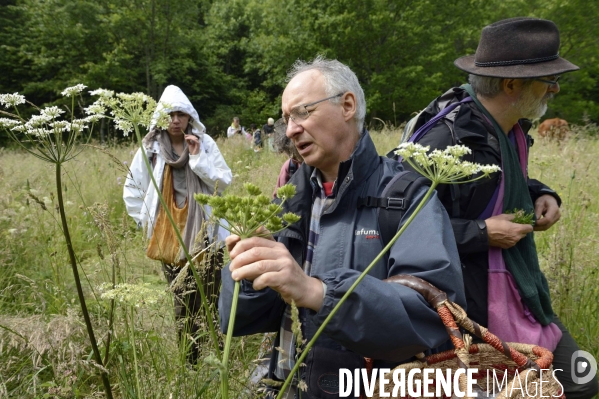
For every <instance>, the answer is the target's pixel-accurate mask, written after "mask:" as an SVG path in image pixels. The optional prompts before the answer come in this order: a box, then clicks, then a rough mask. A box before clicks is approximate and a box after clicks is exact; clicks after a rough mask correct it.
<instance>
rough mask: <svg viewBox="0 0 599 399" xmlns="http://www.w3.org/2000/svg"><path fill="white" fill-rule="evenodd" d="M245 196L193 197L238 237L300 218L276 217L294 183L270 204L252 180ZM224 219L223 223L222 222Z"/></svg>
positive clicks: (224, 378) (225, 391) (224, 392)
mask: <svg viewBox="0 0 599 399" xmlns="http://www.w3.org/2000/svg"><path fill="white" fill-rule="evenodd" d="M244 187H245V189H246V191H247V192H248V194H249V195H248V196H245V197H239V196H236V195H225V196H223V197H218V196H212V195H207V194H196V195H195V196H194V197H195V199H196V201H198V203H200V205H202V206H205V205H209V206H210V207H212V215H213V216H214V217H215V218H216V219H217V220H216V223H218V224H219V225H220V226H221V227H223V228H224V229H226V230H228V231H229V232H231V234H236V235H238V236H239V237H240V238H241V239H244V238H250V237H256V236H258V237H270V236H271V234H274V233H277V232H279V231H281V230H283V229H285V228H286V227H287V226H288V225H290V224H293V223H295V222H297V221H298V220H299V219H300V217H299V216H298V215H296V214H294V213H290V212H288V213H285V214H284V215H282V216H279V214H280V213H281V211H282V210H283V203H284V202H285V201H287V200H288V199H289V198H292V197H293V196H294V195H295V186H293V185H291V184H286V185H284V186H282V187H279V189H278V190H277V198H280V199H281V201H280V202H279V203H278V204H277V203H271V202H270V199H269V198H268V197H267V196H266V195H264V194H262V192H261V191H260V189H259V188H258V187H257V186H255V185H254V184H251V183H246V184H244ZM221 219H222V220H224V221H225V222H226V223H223V222H221V221H220V220H221ZM239 287H240V283H239V281H236V282H235V289H234V291H233V302H232V304H231V313H230V316H229V317H230V318H229V328H228V329H227V337H226V340H225V349H224V354H223V360H222V367H220V368H219V369H220V370H221V398H223V399H225V398H228V397H229V381H228V374H227V373H228V363H229V353H230V351H231V339H232V337H233V328H234V326H235V314H236V313H237V301H238V299H239Z"/></svg>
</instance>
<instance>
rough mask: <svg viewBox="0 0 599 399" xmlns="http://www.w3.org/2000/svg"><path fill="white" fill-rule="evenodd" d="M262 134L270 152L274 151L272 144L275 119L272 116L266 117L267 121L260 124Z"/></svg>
mask: <svg viewBox="0 0 599 399" xmlns="http://www.w3.org/2000/svg"><path fill="white" fill-rule="evenodd" d="M262 134H263V135H264V138H265V139H266V145H267V148H268V150H269V151H270V152H275V151H276V150H275V146H274V141H275V139H274V136H275V120H274V119H273V118H268V121H267V123H266V124H265V125H264V126H262Z"/></svg>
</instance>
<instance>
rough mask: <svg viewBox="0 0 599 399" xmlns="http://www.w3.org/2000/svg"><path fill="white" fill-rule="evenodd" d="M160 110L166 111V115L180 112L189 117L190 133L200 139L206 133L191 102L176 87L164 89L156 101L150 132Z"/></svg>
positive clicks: (171, 86)
mask: <svg viewBox="0 0 599 399" xmlns="http://www.w3.org/2000/svg"><path fill="white" fill-rule="evenodd" d="M162 110H164V111H166V112H167V113H170V112H174V111H181V112H185V113H186V114H188V115H189V116H191V120H190V124H191V127H192V129H191V132H192V133H193V134H195V135H196V136H198V137H201V136H202V135H203V134H204V132H205V131H206V127H205V126H204V125H203V124H202V122H200V116H199V115H198V112H197V111H196V110H195V108H194V107H193V105H191V101H189V99H188V98H187V96H186V95H185V93H183V91H182V90H181V89H180V88H178V87H177V86H173V85H170V86H167V87H166V89H164V92H163V93H162V96H161V97H160V100H159V101H158V105H157V106H156V111H155V112H154V115H153V116H152V122H151V125H150V131H152V129H153V128H154V126H156V122H157V121H158V116H159V115H160V111H162Z"/></svg>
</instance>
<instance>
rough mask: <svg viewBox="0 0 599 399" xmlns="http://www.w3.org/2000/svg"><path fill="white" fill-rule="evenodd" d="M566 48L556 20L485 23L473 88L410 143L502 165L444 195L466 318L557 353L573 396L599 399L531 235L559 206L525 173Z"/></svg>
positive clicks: (459, 93) (455, 91)
mask: <svg viewBox="0 0 599 399" xmlns="http://www.w3.org/2000/svg"><path fill="white" fill-rule="evenodd" d="M559 44H560V39H559V31H558V29H557V27H556V25H555V24H554V23H553V22H552V21H547V20H542V19H536V18H511V19H507V20H502V21H499V22H496V23H494V24H491V25H489V26H486V27H485V28H484V29H483V30H482V34H481V39H480V42H479V45H478V48H477V50H476V54H474V55H469V56H464V57H461V58H458V59H457V60H456V61H455V65H456V66H457V67H458V68H459V69H461V70H463V71H466V72H468V73H469V74H470V76H469V82H470V84H469V85H463V86H461V87H456V88H452V89H450V90H449V91H447V92H446V93H445V94H443V95H442V96H440V97H439V98H437V99H436V100H435V101H433V102H432V103H431V104H429V106H428V107H427V108H426V109H425V110H424V111H423V112H422V113H421V114H420V115H419V116H418V117H417V120H416V121H415V123H413V124H412V123H410V124H409V125H411V126H416V127H418V126H421V125H424V123H426V122H427V121H428V120H430V119H431V118H433V117H434V116H435V115H437V114H438V113H440V111H441V110H443V109H445V108H446V107H448V106H449V105H450V104H455V103H458V102H461V104H460V105H459V106H458V107H457V108H455V109H454V110H453V111H451V112H449V113H448V114H447V115H446V116H445V117H443V118H442V119H441V120H440V121H439V122H438V123H437V124H436V125H434V127H433V128H432V129H431V130H430V131H428V132H426V133H423V131H422V130H421V131H420V132H418V131H416V132H415V133H413V134H412V136H411V138H410V140H409V141H418V142H419V143H420V144H422V145H425V146H430V150H431V151H432V150H433V149H444V148H445V147H447V146H449V145H454V144H456V143H460V144H463V145H466V146H468V147H470V149H471V150H472V154H471V155H470V160H472V161H473V162H478V163H481V164H495V165H499V166H500V167H501V168H502V172H501V173H498V174H496V176H494V177H493V178H492V179H482V180H478V181H477V182H474V183H469V184H460V185H452V186H439V187H438V188H437V191H438V194H439V198H440V199H441V201H442V202H443V205H444V206H445V208H446V209H447V211H448V213H449V215H450V217H451V222H452V225H453V230H454V233H455V237H456V241H457V245H458V250H459V252H460V260H461V262H462V266H463V274H464V286H465V288H466V299H467V302H468V315H469V316H470V317H471V318H472V319H473V320H474V321H476V322H478V323H480V324H481V325H484V326H487V327H488V328H489V330H490V331H491V332H492V333H494V334H496V335H497V336H499V337H500V338H502V339H503V340H505V341H508V342H522V343H528V344H536V345H539V346H543V347H546V348H548V349H550V350H551V351H553V353H554V363H553V366H554V369H561V371H558V372H556V376H557V377H558V379H559V381H560V382H561V384H562V385H563V386H564V389H565V393H566V396H567V397H568V399H572V398H575V399H576V398H590V397H592V396H593V395H595V394H596V393H597V379H596V378H595V379H593V380H591V381H590V382H588V383H587V384H581V385H578V384H576V383H574V381H573V379H572V374H571V373H570V372H571V371H572V370H571V367H570V361H571V357H572V354H573V353H575V352H576V351H577V350H578V349H579V348H578V346H577V344H576V342H575V341H574V340H573V338H572V336H571V335H570V333H569V332H568V330H567V329H566V328H565V327H564V326H563V324H562V323H561V322H560V321H559V319H558V318H557V317H556V316H555V314H554V312H553V309H552V307H551V298H550V294H549V288H548V285H547V280H546V279H545V276H544V275H543V273H542V272H541V270H540V268H539V261H538V256H537V251H536V248H535V243H534V238H533V230H535V231H544V230H547V229H549V228H550V227H551V226H553V224H554V223H556V222H557V221H558V220H559V218H560V210H559V205H560V203H561V200H560V198H559V196H558V195H557V194H556V193H555V191H553V190H551V189H550V188H549V187H547V186H546V185H544V184H542V183H540V182H539V181H537V180H534V179H530V178H528V171H527V160H528V152H529V149H530V146H531V145H532V139H531V137H530V136H529V135H528V130H529V129H530V127H531V122H530V120H532V119H536V118H540V117H541V116H543V115H544V114H545V112H546V111H547V103H548V101H549V100H551V99H552V98H553V97H554V96H555V95H556V94H557V93H558V92H559V91H560V83H559V82H558V80H559V79H560V77H561V75H562V74H564V73H566V72H571V71H575V70H577V69H579V68H578V67H577V66H576V65H574V64H572V63H570V62H569V61H567V60H565V59H563V58H561V57H560V56H559V53H558V49H559ZM406 136H409V134H406V133H404V137H406ZM404 166H406V168H409V165H408V164H407V163H405V165H404ZM517 210H523V211H524V212H525V213H527V214H533V213H534V215H535V221H534V227H533V225H531V224H521V222H519V221H517V220H515V215H514V213H515V212H516V211H517Z"/></svg>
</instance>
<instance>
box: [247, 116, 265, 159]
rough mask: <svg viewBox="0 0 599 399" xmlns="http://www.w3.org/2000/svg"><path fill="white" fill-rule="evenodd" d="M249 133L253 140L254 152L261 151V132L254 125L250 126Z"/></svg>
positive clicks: (262, 144) (262, 145)
mask: <svg viewBox="0 0 599 399" xmlns="http://www.w3.org/2000/svg"><path fill="white" fill-rule="evenodd" d="M250 131H251V132H252V138H253V140H254V152H258V151H262V148H263V147H264V143H263V141H262V140H263V138H262V132H261V131H260V129H258V127H256V124H255V123H252V124H251V125H250Z"/></svg>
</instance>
